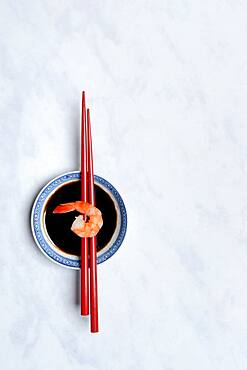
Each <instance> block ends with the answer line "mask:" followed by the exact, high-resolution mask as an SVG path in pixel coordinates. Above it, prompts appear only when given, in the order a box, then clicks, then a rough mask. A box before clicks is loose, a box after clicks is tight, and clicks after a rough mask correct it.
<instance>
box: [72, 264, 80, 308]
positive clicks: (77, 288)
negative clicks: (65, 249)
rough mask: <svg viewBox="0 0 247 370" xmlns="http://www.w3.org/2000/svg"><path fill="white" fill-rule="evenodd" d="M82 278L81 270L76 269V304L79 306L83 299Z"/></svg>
mask: <svg viewBox="0 0 247 370" xmlns="http://www.w3.org/2000/svg"><path fill="white" fill-rule="evenodd" d="M80 279H81V271H80V270H76V273H75V284H74V286H75V301H74V302H75V305H76V306H79V305H80V303H81V300H80Z"/></svg>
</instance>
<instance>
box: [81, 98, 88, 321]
mask: <svg viewBox="0 0 247 370" xmlns="http://www.w3.org/2000/svg"><path fill="white" fill-rule="evenodd" d="M86 125H87V122H86V103H85V92H84V91H83V93H82V111H81V200H82V201H84V202H87V198H88V189H87V128H86ZM88 290H89V289H88V239H87V238H81V315H83V316H86V315H88V314H89V294H88Z"/></svg>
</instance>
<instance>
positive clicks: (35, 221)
mask: <svg viewBox="0 0 247 370" xmlns="http://www.w3.org/2000/svg"><path fill="white" fill-rule="evenodd" d="M80 176H81V175H80V172H79V171H72V172H68V173H65V174H63V175H60V176H58V177H56V178H55V179H53V180H51V181H50V182H49V183H48V184H47V185H45V186H44V187H43V189H42V190H41V191H40V193H39V194H38V196H37V198H36V199H35V201H34V205H33V208H32V213H31V228H32V232H33V237H34V240H35V242H36V244H37V245H38V247H39V248H40V249H41V251H42V252H43V253H44V254H45V255H46V256H47V257H48V258H50V259H51V260H52V261H53V262H56V263H58V264H59V265H62V266H65V267H69V268H73V269H79V268H80V258H79V257H77V256H74V255H69V254H67V253H65V252H63V251H61V250H60V249H59V248H57V246H56V245H55V244H54V243H53V242H52V240H51V239H50V237H49V235H48V233H47V231H46V226H45V221H44V220H45V217H44V214H45V207H46V204H47V202H48V201H49V199H50V197H51V196H52V195H53V194H54V193H55V192H56V190H57V189H58V188H59V187H61V186H63V185H64V184H66V183H69V182H72V181H78V180H79V179H80ZM94 182H95V184H96V185H98V186H99V187H101V188H102V189H103V190H104V191H105V192H107V194H108V195H109V196H110V197H111V199H112V201H113V202H114V204H115V209H116V213H117V227H116V229H115V232H114V234H113V236H112V238H111V240H110V241H109V243H108V244H107V245H106V246H105V247H104V248H103V249H102V250H101V251H99V252H98V253H97V263H101V262H104V261H106V260H107V259H108V258H110V257H111V256H113V254H114V253H116V251H117V250H118V249H119V247H120V246H121V244H122V242H123V240H124V237H125V233H126V229H127V213H126V208H125V205H124V202H123V200H122V198H121V196H120V195H119V193H118V191H117V190H116V189H115V188H114V186H112V185H111V184H110V183H109V182H108V181H106V180H105V179H103V178H102V177H100V176H96V175H95V176H94Z"/></svg>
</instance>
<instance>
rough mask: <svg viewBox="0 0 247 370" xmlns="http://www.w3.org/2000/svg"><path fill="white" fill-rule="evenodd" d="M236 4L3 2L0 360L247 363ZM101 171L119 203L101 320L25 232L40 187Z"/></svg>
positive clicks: (36, 364) (173, 367)
mask: <svg viewBox="0 0 247 370" xmlns="http://www.w3.org/2000/svg"><path fill="white" fill-rule="evenodd" d="M246 12H247V3H246V2H245V1H241V0H234V1H233V0H209V1H206V2H205V1H204V2H203V1H196V0H185V1H178V0H159V1H156V0H151V1H145V0H143V1H138V0H137V1H118V0H117V1H113V0H111V1H104V2H103V1H79V0H78V1H75V0H74V1H72V0H62V1H61V0H60V1H58V0H49V1H48V0H45V1H31V0H29V1H27V0H26V1H13V0H12V1H4V0H2V1H1V2H0V14H1V23H0V86H1V98H0V119H1V126H0V130H1V135H0V149H1V155H0V164H1V174H2V187H1V195H0V196H1V199H0V200H1V208H2V212H1V224H0V225H1V227H0V229H1V233H0V238H1V257H0V258H1V259H0V262H1V268H0V288H1V304H0V333H1V345H0V367H1V369H4V370H24V369H25V370H34V369H35V370H44V369H52V370H65V369H70V370H79V369H80V370H96V369H97V370H98V369H102V370H126V369H128V370H129V369H131V370H132V369H137V370H139V369H148V370H149V369H155V370H159V369H162V370H233V369H234V370H235V369H236V370H246V368H247V293H246V282H247V194H246V193H247V103H246V102H247V53H246V51H247V50H246V49H247V47H246V38H247V21H246ZM82 89H85V90H86V93H87V98H88V99H87V102H88V104H89V105H90V107H91V110H92V124H93V139H94V157H95V172H96V173H97V174H99V175H101V176H103V177H105V178H107V179H108V180H109V181H110V182H112V184H113V185H115V186H116V187H117V189H118V190H119V192H120V193H121V194H122V196H123V198H124V200H125V203H126V206H127V210H128V218H129V226H128V232H127V236H126V239H125V241H124V244H123V246H122V247H121V249H120V250H119V251H118V253H117V254H116V255H115V256H114V257H113V258H112V259H111V260H109V261H107V262H106V263H105V264H103V265H101V266H99V292H100V296H99V299H100V333H99V334H98V335H91V334H90V333H89V329H88V328H89V326H88V321H87V320H83V319H82V318H81V317H80V314H79V306H78V304H77V302H76V280H77V277H78V275H77V273H76V272H75V271H71V270H66V269H63V268H62V267H59V266H57V265H55V264H52V263H51V262H50V261H49V260H48V259H46V258H45V257H44V256H43V255H42V254H41V253H40V251H39V250H38V248H37V247H36V246H35V244H34V241H33V239H32V236H31V234H30V227H29V211H30V207H31V204H32V202H33V199H34V197H35V195H36V193H37V192H38V190H39V189H40V188H41V187H42V185H44V184H45V183H46V182H47V181H48V180H50V179H51V178H53V177H54V176H57V175H59V174H60V173H63V172H65V171H67V170H74V169H78V164H79V161H78V158H79V157H78V153H79V139H78V133H79V124H80V92H81V90H82Z"/></svg>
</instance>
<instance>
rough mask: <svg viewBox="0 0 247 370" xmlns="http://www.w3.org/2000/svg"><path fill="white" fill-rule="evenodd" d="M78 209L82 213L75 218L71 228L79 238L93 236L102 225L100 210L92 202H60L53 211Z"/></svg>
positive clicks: (60, 211)
mask: <svg viewBox="0 0 247 370" xmlns="http://www.w3.org/2000/svg"><path fill="white" fill-rule="evenodd" d="M72 211H78V212H80V213H82V215H83V216H82V215H80V216H78V217H76V218H75V221H74V222H73V224H72V226H71V230H72V231H73V232H74V233H75V234H76V235H78V236H80V237H81V238H88V237H93V236H95V235H96V234H97V233H98V232H99V230H100V228H101V227H102V225H103V219H102V214H101V212H100V210H99V209H98V208H96V207H94V206H93V205H92V204H90V203H87V202H82V201H77V202H72V203H65V204H60V205H59V206H57V207H56V208H55V209H54V211H53V213H67V212H72Z"/></svg>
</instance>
